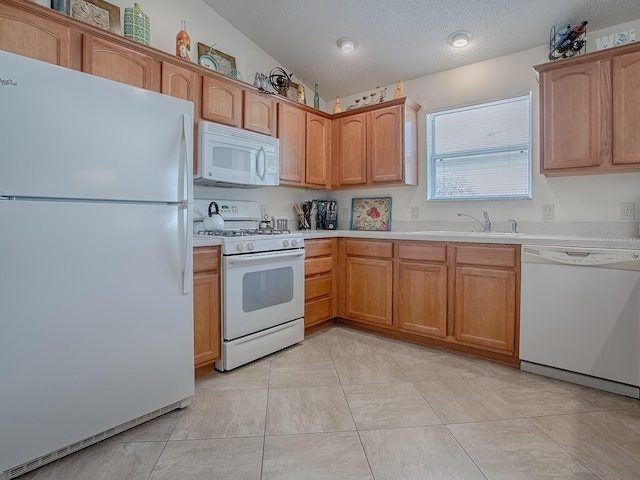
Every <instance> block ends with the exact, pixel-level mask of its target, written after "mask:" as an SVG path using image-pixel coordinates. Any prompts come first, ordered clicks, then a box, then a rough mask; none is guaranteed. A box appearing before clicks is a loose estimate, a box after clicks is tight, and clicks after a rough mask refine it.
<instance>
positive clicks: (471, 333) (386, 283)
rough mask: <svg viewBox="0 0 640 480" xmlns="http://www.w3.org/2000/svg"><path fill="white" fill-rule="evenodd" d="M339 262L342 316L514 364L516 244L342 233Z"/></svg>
mask: <svg viewBox="0 0 640 480" xmlns="http://www.w3.org/2000/svg"><path fill="white" fill-rule="evenodd" d="M338 264H339V265H341V268H340V270H339V272H338V291H337V298H338V316H339V317H341V318H343V319H345V320H348V321H349V322H353V323H354V325H355V324H356V323H357V324H358V325H361V326H362V328H364V329H367V328H369V329H372V330H374V331H378V332H381V333H386V334H389V335H392V336H398V337H400V338H405V339H409V340H415V341H419V342H422V343H428V344H431V345H435V346H438V347H443V348H452V349H456V350H461V351H464V352H467V353H473V354H477V355H485V356H487V357H489V358H495V359H498V360H501V361H505V362H509V363H514V364H515V363H517V355H518V342H517V338H518V309H519V300H518V299H519V264H520V262H519V248H518V247H517V246H515V245H498V244H496V245H487V244H457V243H440V242H416V241H396V242H387V241H380V240H364V239H363V240H360V239H339V240H338Z"/></svg>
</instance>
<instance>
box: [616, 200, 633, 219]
mask: <svg viewBox="0 0 640 480" xmlns="http://www.w3.org/2000/svg"><path fill="white" fill-rule="evenodd" d="M635 219H636V204H635V202H622V203H621V204H620V220H635Z"/></svg>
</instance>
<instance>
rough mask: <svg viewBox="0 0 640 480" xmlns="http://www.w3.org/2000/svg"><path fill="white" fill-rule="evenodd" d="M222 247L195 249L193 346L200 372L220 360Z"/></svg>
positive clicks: (211, 368) (198, 374) (208, 368)
mask: <svg viewBox="0 0 640 480" xmlns="http://www.w3.org/2000/svg"><path fill="white" fill-rule="evenodd" d="M220 342H221V332H220V247H196V248H194V249H193V350H194V366H195V369H196V376H200V375H204V374H206V373H208V372H210V371H212V370H213V364H214V362H215V361H216V360H220Z"/></svg>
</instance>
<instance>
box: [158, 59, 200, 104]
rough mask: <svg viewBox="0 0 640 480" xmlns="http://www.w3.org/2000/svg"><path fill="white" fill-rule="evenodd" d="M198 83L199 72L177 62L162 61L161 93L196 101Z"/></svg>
mask: <svg viewBox="0 0 640 480" xmlns="http://www.w3.org/2000/svg"><path fill="white" fill-rule="evenodd" d="M197 83H198V74H197V73H196V72H194V71H193V70H189V69H187V68H184V67H181V66H179V65H176V64H175V63H171V62H162V82H161V85H160V93H164V94H165V95H171V96H172V97H176V98H181V99H182V100H189V101H191V102H195V101H196V92H197V91H198V90H197Z"/></svg>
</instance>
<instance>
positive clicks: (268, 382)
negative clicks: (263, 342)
mask: <svg viewBox="0 0 640 480" xmlns="http://www.w3.org/2000/svg"><path fill="white" fill-rule="evenodd" d="M271 367H272V360H269V374H268V375H267V403H266V406H265V409H264V432H262V456H261V458H260V480H262V477H263V476H264V451H265V447H266V443H267V418H268V416H269V415H268V414H269V394H270V393H271Z"/></svg>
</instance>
